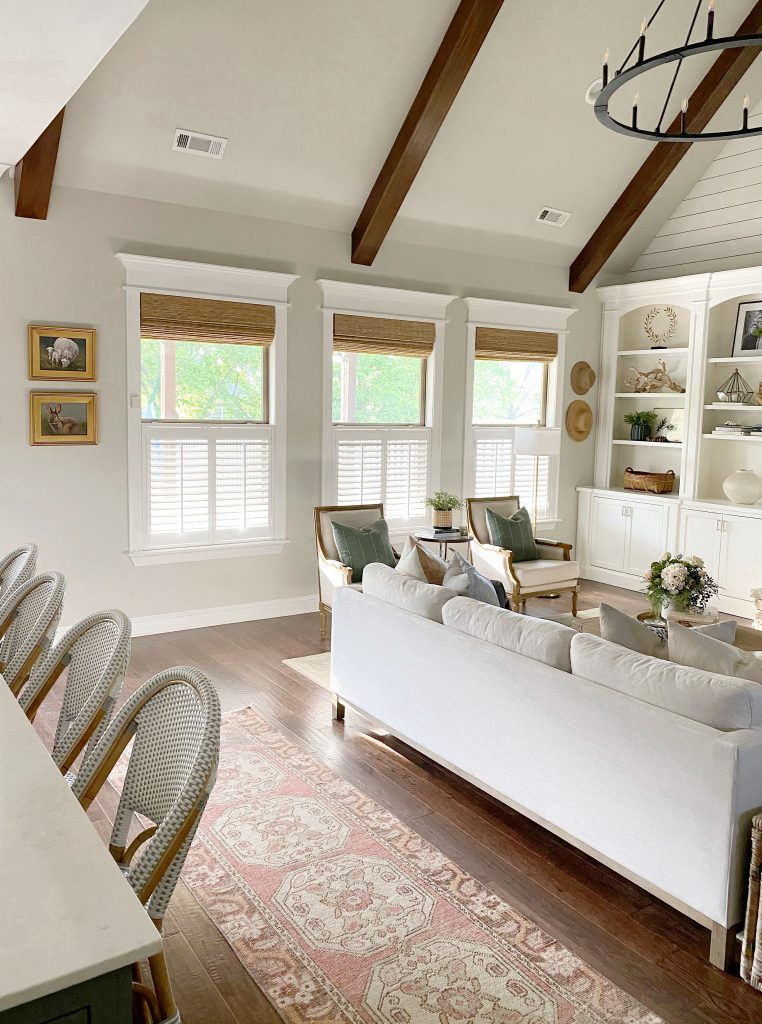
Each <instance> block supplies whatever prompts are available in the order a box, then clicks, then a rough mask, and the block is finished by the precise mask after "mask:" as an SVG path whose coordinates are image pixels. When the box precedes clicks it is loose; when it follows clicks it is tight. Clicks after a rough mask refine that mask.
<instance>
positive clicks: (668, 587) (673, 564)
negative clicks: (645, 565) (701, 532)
mask: <svg viewBox="0 0 762 1024" xmlns="http://www.w3.org/2000/svg"><path fill="white" fill-rule="evenodd" d="M644 578H645V581H646V585H645V590H644V592H645V594H646V596H647V598H648V601H649V603H650V605H651V607H652V608H653V610H654V614H655V615H662V616H664V615H666V614H667V613H669V612H670V611H672V610H674V611H679V612H686V611H687V612H692V613H697V614H702V613H703V612H705V611H706V606H707V604H708V603H709V599H710V598H712V597H714V596H715V594H717V593H718V587H717V584H716V583H715V582H714V580H713V579H712V577H711V576H710V575H709V573H708V572H707V571H706V569H705V568H704V562H703V559H701V558H698V557H697V556H696V555H691V556H683V555H672V554H671V553H670V552H669V551H667V552H665V553H664V554H663V555H662V556H661V558H660V559H659V560H658V561H656V562H652V563H651V568H650V569H649V570H648V571H647V572H646V573H645V577H644Z"/></svg>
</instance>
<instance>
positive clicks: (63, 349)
mask: <svg viewBox="0 0 762 1024" xmlns="http://www.w3.org/2000/svg"><path fill="white" fill-rule="evenodd" d="M46 343H48V344H46ZM80 344H82V345H83V346H84V340H83V339H76V340H75V339H74V338H41V339H40V345H41V346H43V345H44V355H45V358H44V359H43V358H42V356H43V353H42V352H40V366H42V367H43V368H47V369H49V370H80V369H82V367H81V366H80V365H79V362H80V359H79V354H80V353H79V346H80ZM46 363H47V367H46Z"/></svg>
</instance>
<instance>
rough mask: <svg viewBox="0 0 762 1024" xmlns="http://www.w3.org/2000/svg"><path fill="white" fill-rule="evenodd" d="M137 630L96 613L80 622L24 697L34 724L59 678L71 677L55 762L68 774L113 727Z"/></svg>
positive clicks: (38, 669)
mask: <svg viewBox="0 0 762 1024" xmlns="http://www.w3.org/2000/svg"><path fill="white" fill-rule="evenodd" d="M131 636H132V624H131V623H130V620H129V619H128V618H127V616H126V615H125V614H124V612H120V611H117V610H116V609H111V610H109V611H103V612H96V613H95V614H94V615H89V616H88V617H87V618H86V619H83V620H82V621H81V622H78V623H77V625H76V626H72V628H71V629H70V630H69V631H68V632H67V633H66V634H65V636H64V637H63V638H62V639H61V640H59V642H58V643H57V644H56V645H55V647H53V648H52V650H50V651H48V653H47V654H44V655H43V656H42V657H41V658H40V659H39V660H38V661H37V664H36V665H35V666H34V668H33V669H32V674H31V675H30V677H29V682H28V683H27V684H26V686H25V687H24V689H23V690H22V691H21V696H20V697H19V704H20V705H21V707H22V708H23V709H24V711H25V712H26V716H27V718H28V719H29V720H30V721H31V722H33V721H34V719H35V716H36V715H37V712H38V711H39V709H40V706H41V704H42V702H43V701H44V700H45V698H46V697H47V695H48V694H49V693H50V691H51V690H52V688H53V685H54V683H55V682H56V680H57V679H58V678H59V676H60V675H61V674H62V673H63V672H66V684H65V687H64V692H63V695H62V698H61V713H60V715H59V716H58V724H57V726H56V734H55V738H54V740H53V750H52V756H53V760H54V761H55V763H56V764H57V765H58V767H59V768H60V769H61V771H62V772H67V771H68V770H69V768H71V766H72V764H73V763H74V761H76V759H77V757H79V754H80V752H81V751H82V750H83V749H84V747H85V744H87V748H88V753H89V752H90V751H92V750H93V749H94V748H95V745H96V744H97V742H98V740H99V739H100V737H101V736H102V734H103V731H104V729H105V728H106V726H107V725H108V723H109V721H110V719H111V714H112V712H113V710H114V705H115V703H116V699H117V697H118V696H119V691H120V690H121V688H122V683H123V682H124V676H125V673H126V671H127V663H128V662H129V660H130V638H131Z"/></svg>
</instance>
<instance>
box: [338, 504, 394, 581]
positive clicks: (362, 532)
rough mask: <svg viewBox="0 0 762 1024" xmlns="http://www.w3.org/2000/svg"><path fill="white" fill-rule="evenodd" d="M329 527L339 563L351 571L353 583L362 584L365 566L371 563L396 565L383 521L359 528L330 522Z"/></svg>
mask: <svg viewBox="0 0 762 1024" xmlns="http://www.w3.org/2000/svg"><path fill="white" fill-rule="evenodd" d="M331 527H332V529H333V539H334V540H335V542H336V548H337V549H338V552H339V556H340V558H341V561H342V562H343V563H344V565H348V566H349V568H350V569H351V570H352V582H353V583H362V574H363V571H364V569H365V566H366V565H370V564H371V562H383V564H384V565H391V567H392V568H394V566H395V565H396V564H397V559H396V557H395V555H394V551H393V550H392V544H391V541H390V540H389V527H388V526H387V525H386V520H385V519H377V520H376V521H375V523H370V524H369V525H368V526H360V527H359V528H358V527H357V526H347V524H346V523H334V522H333V520H331Z"/></svg>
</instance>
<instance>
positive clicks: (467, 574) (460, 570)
mask: <svg viewBox="0 0 762 1024" xmlns="http://www.w3.org/2000/svg"><path fill="white" fill-rule="evenodd" d="M442 586H443V587H448V588H449V589H450V590H454V591H455V593H456V594H460V596H461V597H473V598H474V600H476V601H483V602H484V604H492V605H496V606H497V607H498V608H499V607H500V601H499V600H498V597H497V592H496V591H495V588H494V587H493V586H492V584H491V583H490V581H489V580H488V579H487V577H486V576H482V574H481V573H480V572H479V571H478V570H477V569H475V568H474V567H473V565H471V563H470V562H467V561H466V560H465V558H463V556H462V555H460V554H459V553H458V552H457V551H453V553H452V559H451V561H450V564H449V565H448V566H447V572H446V573H445V575H444V580H443V581H442Z"/></svg>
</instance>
